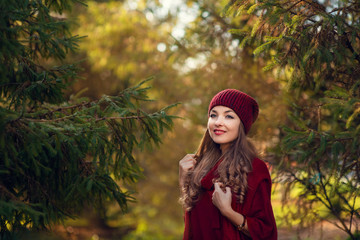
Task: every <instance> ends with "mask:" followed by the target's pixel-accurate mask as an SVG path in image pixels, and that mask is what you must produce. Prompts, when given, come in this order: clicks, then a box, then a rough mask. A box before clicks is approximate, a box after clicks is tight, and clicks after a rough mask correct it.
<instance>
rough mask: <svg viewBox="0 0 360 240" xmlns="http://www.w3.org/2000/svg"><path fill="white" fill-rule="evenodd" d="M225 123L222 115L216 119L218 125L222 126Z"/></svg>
mask: <svg viewBox="0 0 360 240" xmlns="http://www.w3.org/2000/svg"><path fill="white" fill-rule="evenodd" d="M222 124H223V118H222V117H218V118H217V119H216V121H215V125H216V126H220V125H222Z"/></svg>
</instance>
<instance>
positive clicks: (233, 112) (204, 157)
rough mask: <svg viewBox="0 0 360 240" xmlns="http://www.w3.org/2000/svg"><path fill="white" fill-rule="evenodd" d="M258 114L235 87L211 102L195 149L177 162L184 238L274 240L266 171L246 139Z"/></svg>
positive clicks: (254, 106) (268, 179) (275, 233)
mask: <svg viewBox="0 0 360 240" xmlns="http://www.w3.org/2000/svg"><path fill="white" fill-rule="evenodd" d="M258 112H259V108H258V104H257V102H256V101H255V100H254V99H253V98H252V97H250V96H249V95H247V94H245V93H243V92H240V91H238V90H235V89H226V90H223V91H221V92H219V93H218V94H216V95H215V96H214V98H213V99H212V100H211V102H210V105H209V110H208V114H209V119H208V124H207V131H206V133H205V135H204V137H203V139H202V141H201V143H200V146H199V149H198V151H197V152H196V154H188V155H186V156H185V157H184V158H183V159H182V160H180V162H179V184H180V188H181V192H182V195H181V198H180V202H181V203H182V205H183V207H184V209H185V211H186V212H185V231H184V237H183V239H184V240H188V239H193V240H202V239H204V240H217V239H231V240H233V239H234V240H238V239H242V240H243V239H254V240H255V239H267V240H273V239H277V229H276V223H275V219H274V214H273V210H272V206H271V201H270V195H271V178H270V175H269V171H268V169H267V167H266V165H265V163H264V162H263V161H261V160H260V159H258V158H257V157H256V152H255V148H254V147H253V145H252V144H251V143H250V142H249V141H248V140H247V137H246V134H247V133H248V132H249V130H250V128H251V125H252V123H253V122H254V121H255V120H256V118H257V116H258Z"/></svg>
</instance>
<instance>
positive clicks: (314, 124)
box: [224, 0, 360, 239]
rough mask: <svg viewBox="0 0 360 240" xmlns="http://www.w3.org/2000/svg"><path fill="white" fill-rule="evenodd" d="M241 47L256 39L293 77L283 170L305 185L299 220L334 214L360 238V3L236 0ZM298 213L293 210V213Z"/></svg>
mask: <svg viewBox="0 0 360 240" xmlns="http://www.w3.org/2000/svg"><path fill="white" fill-rule="evenodd" d="M224 13H225V15H227V16H229V17H233V18H238V19H239V21H240V22H242V23H243V25H242V27H240V28H237V29H233V30H232V33H233V34H237V35H239V36H241V40H242V41H241V46H244V45H246V44H249V43H251V44H256V45H257V46H258V47H257V48H256V50H255V51H254V55H255V56H257V57H258V58H262V59H265V60H266V61H267V62H268V65H267V66H266V67H265V70H273V71H274V72H276V73H277V76H278V78H279V79H282V80H285V81H286V87H284V89H285V90H286V91H287V93H288V97H287V103H288V108H289V120H291V121H289V122H288V123H287V124H286V126H284V127H283V128H282V132H281V135H280V138H281V144H280V154H281V156H282V158H281V161H280V162H279V163H278V170H279V174H280V175H279V176H280V177H281V179H283V180H285V184H287V189H291V188H293V187H296V188H298V189H300V193H299V194H298V195H297V197H298V200H297V204H298V212H297V214H296V215H295V217H296V218H300V219H301V222H302V223H304V222H306V221H307V220H309V219H313V220H314V218H315V219H316V220H322V219H325V220H328V221H330V222H332V223H334V224H335V225H336V226H337V227H338V228H340V229H342V230H343V231H345V232H346V233H347V234H348V235H349V238H351V239H358V235H357V234H358V231H359V219H360V200H359V196H360V147H359V144H360V1H359V0H351V1H345V0H338V1H333V0H328V1H326V0H325V1H316V0H310V1H308V0H289V1H282V0H274V1H273V0H262V1H256V0H249V1H240V0H231V1H230V2H228V4H227V5H226V6H225V8H224ZM290 215H291V214H290V213H289V216H290Z"/></svg>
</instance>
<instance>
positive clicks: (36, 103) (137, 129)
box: [0, 0, 174, 239]
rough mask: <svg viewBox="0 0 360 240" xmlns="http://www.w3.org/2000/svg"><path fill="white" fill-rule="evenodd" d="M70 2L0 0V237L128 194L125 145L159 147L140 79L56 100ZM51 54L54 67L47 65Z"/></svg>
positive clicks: (135, 168)
mask: <svg viewBox="0 0 360 240" xmlns="http://www.w3.org/2000/svg"><path fill="white" fill-rule="evenodd" d="M72 4H73V1H71V0H58V1H37V0H29V1H3V0H2V1H0V15H1V17H0V19H1V22H0V27H1V32H0V48H1V50H0V81H1V82H0V94H1V102H0V238H1V239H8V238H12V237H14V233H16V232H19V231H22V230H24V229H41V228H47V227H49V226H51V224H53V223H58V222H61V221H62V220H64V219H66V218H68V217H73V216H76V214H78V213H79V212H80V211H81V210H82V208H83V207H84V206H85V205H86V204H88V205H91V206H94V207H96V206H98V205H99V204H102V203H103V202H104V201H106V200H109V199H110V200H115V201H117V202H118V204H119V205H120V207H121V209H122V210H124V211H125V210H126V207H127V202H128V201H132V200H134V198H133V196H132V194H131V192H129V191H127V190H126V189H123V188H122V187H120V186H119V185H118V184H117V181H120V182H121V183H129V182H130V183H134V182H136V181H137V179H138V178H139V176H140V175H141V168H140V166H139V165H138V164H137V162H136V160H135V159H134V157H133V151H134V150H135V149H137V148H140V149H142V148H143V147H144V146H152V145H154V144H155V145H159V144H160V143H161V137H160V134H161V133H162V132H163V130H164V129H171V127H172V120H173V118H174V116H171V115H168V114H167V110H168V109H169V108H171V107H172V106H173V105H171V106H168V107H165V108H164V109H161V110H159V111H158V112H154V113H147V112H145V111H144V110H142V109H144V106H143V105H144V103H148V101H150V99H149V98H148V96H147V91H148V89H149V87H146V86H147V83H146V82H147V80H145V81H143V82H141V83H140V84H138V85H137V86H134V87H131V88H128V89H125V90H124V91H122V92H120V93H119V94H117V95H116V96H103V97H102V98H101V99H98V100H95V101H89V100H87V99H84V98H78V97H73V98H71V99H65V97H64V96H65V95H64V90H65V89H66V87H67V86H69V85H70V84H71V83H73V82H74V80H76V77H77V71H78V69H77V67H76V64H64V59H65V57H66V56H67V53H69V52H73V51H76V50H77V48H78V41H79V40H80V38H81V37H78V36H72V34H71V32H70V30H69V22H68V20H67V19H66V14H65V12H66V11H69V10H71V6H72ZM50 62H57V63H58V65H54V64H49V63H50Z"/></svg>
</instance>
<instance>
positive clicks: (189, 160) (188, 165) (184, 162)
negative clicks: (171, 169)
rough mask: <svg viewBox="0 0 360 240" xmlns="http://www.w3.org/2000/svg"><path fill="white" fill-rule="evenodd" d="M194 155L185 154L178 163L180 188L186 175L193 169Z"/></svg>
mask: <svg viewBox="0 0 360 240" xmlns="http://www.w3.org/2000/svg"><path fill="white" fill-rule="evenodd" d="M194 156H195V154H187V155H185V157H184V158H183V159H181V160H180V161H179V184H180V187H182V186H183V185H184V180H185V176H186V174H187V173H188V172H189V171H190V170H192V169H194V167H195V164H196V160H195V158H194Z"/></svg>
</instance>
